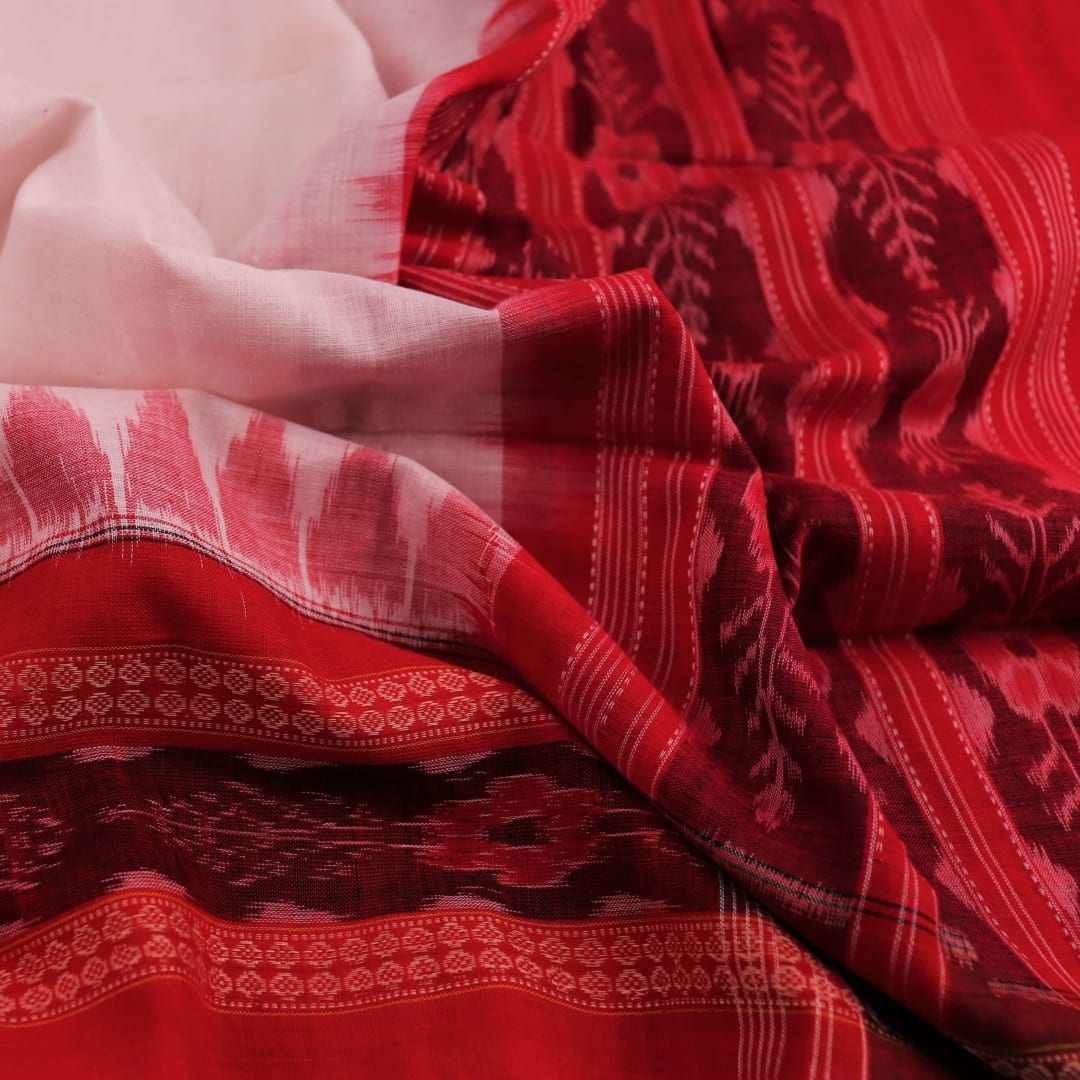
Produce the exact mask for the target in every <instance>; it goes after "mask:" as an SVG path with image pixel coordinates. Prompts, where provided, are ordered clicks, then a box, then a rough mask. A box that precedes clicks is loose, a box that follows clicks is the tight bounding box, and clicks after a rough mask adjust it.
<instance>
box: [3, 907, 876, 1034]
mask: <svg viewBox="0 0 1080 1080" xmlns="http://www.w3.org/2000/svg"><path fill="white" fill-rule="evenodd" d="M160 976H180V977H182V978H184V979H186V980H187V981H188V982H189V983H191V985H192V986H194V987H195V989H196V990H197V992H198V993H199V995H200V996H201V997H202V999H203V1000H204V1001H205V1002H206V1004H207V1005H208V1006H210V1007H211V1008H214V1009H221V1010H229V1011H240V1012H256V1013H288V1012H298V1011H308V1012H311V1011H314V1012H326V1011H339V1010H350V1009H360V1008H366V1007H371V1006H376V1005H383V1004H389V1003H391V1002H394V1001H400V1000H403V999H411V998H417V997H423V996H431V995H435V994H445V993H448V992H454V991H462V990H469V989H475V988H479V987H484V986H488V987H493V986H500V987H507V988H515V987H516V988H520V989H523V990H527V991H531V992H533V993H537V994H541V995H543V996H544V997H546V998H550V999H552V1000H554V1001H557V1002H561V1003H564V1004H567V1005H571V1006H575V1007H579V1008H587V1009H593V1010H599V1011H631V1012H635V1011H643V1010H652V1009H662V1008H687V1007H695V1006H696V1007H717V1006H732V1007H737V1006H740V1005H743V1004H746V1005H753V1006H755V1007H757V1008H761V1007H762V1006H767V1005H768V1004H769V1003H770V1002H776V1004H777V1005H779V1006H783V1007H784V1008H785V1009H788V1008H799V1007H805V1008H807V1009H820V1008H821V1007H822V1006H823V1005H824V1004H827V1005H828V1007H829V1008H830V1009H831V1010H832V1011H833V1013H834V1015H836V1016H847V1017H849V1018H851V1019H852V1020H861V1017H862V1010H861V1008H860V1006H859V1003H858V1001H857V999H856V998H855V996H854V994H852V992H851V991H850V990H849V989H848V988H847V987H846V986H844V985H843V984H842V983H841V982H840V981H839V980H838V979H837V978H836V976H834V975H832V974H831V973H830V972H828V971H827V969H825V968H824V967H823V966H822V965H821V964H820V963H819V962H818V961H817V960H816V959H814V958H813V957H811V956H809V955H807V953H806V951H805V950H803V949H800V948H799V946H798V945H797V944H796V943H795V942H794V941H793V940H791V939H790V938H789V937H787V935H785V934H784V932H783V931H782V930H781V929H780V928H779V927H778V926H776V925H775V924H774V923H772V922H770V921H768V920H766V919H763V918H762V917H761V916H759V915H746V916H744V917H741V918H732V917H731V915H730V914H728V915H726V916H721V915H719V914H718V915H705V916H695V917H691V918H686V917H671V918H663V917H661V918H659V919H655V918H654V919H650V920H648V921H641V922H627V921H623V920H620V921H606V920H605V921H598V920H590V921H589V922H587V923H579V924H566V923H543V922H538V921H526V920H522V919H516V918H512V917H509V916H505V915H501V914H497V913H491V912H461V911H448V912H428V913H423V914H416V915H410V916H407V917H399V918H387V919H373V920H368V921H365V922H363V923H359V924H352V925H349V926H344V927H342V926H340V925H334V926H332V927H321V928H305V929H289V928H277V927H267V926H262V925H241V924H235V923H232V924H224V923H221V922H218V921H216V920H213V919H211V918H209V917H208V916H206V915H205V914H204V913H202V912H201V911H199V910H198V909H196V908H193V907H192V906H191V905H190V904H188V903H185V902H184V901H181V900H179V899H177V898H176V897H171V896H168V895H164V894H157V893H142V892H140V893H125V894H124V895H122V896H119V897H110V898H108V899H106V900H102V901H99V902H97V903H96V904H94V905H91V906H89V907H87V908H83V909H80V910H79V911H77V912H75V913H73V914H71V915H69V916H65V917H64V918H62V919H60V920H58V921H57V922H56V923H54V924H53V925H51V926H50V927H48V928H45V929H43V930H42V931H40V932H38V933H36V934H33V935H29V936H27V937H25V938H23V939H22V940H21V941H20V942H19V943H18V944H15V945H12V946H10V947H8V948H7V949H4V950H0V1027H2V1026H3V1025H17V1024H25V1023H32V1022H36V1021H42V1020H46V1019H50V1018H54V1017H58V1016H61V1015H63V1014H65V1013H69V1012H71V1011H73V1010H75V1009H79V1008H82V1007H84V1006H86V1005H88V1004H90V1003H92V1002H93V1001H94V1000H96V999H98V998H100V997H103V996H104V995H106V994H109V993H112V992H114V991H116V990H118V989H120V988H122V987H124V986H126V985H129V984H132V983H135V982H141V981H143V980H146V979H149V978H153V977H160Z"/></svg>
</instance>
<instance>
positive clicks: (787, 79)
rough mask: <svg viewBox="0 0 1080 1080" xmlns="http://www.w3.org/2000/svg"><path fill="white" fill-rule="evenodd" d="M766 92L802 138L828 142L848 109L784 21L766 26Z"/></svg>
mask: <svg viewBox="0 0 1080 1080" xmlns="http://www.w3.org/2000/svg"><path fill="white" fill-rule="evenodd" d="M765 70H766V79H765V96H766V101H767V102H768V105H769V107H770V108H771V109H772V111H773V112H774V113H775V114H776V115H777V116H779V117H780V118H781V119H782V120H783V121H784V122H785V123H786V124H787V125H788V126H789V127H790V128H791V130H792V132H793V133H794V135H795V137H796V138H797V139H799V140H801V141H803V142H829V141H831V140H833V139H834V138H835V131H836V128H837V127H838V125H839V124H840V123H841V122H842V121H843V120H845V119H846V118H847V117H848V116H849V115H850V113H851V106H850V105H848V103H847V101H846V100H845V99H844V96H843V94H842V93H841V92H840V89H839V87H838V86H837V85H836V83H835V82H834V81H833V80H832V79H831V78H830V76H829V75H828V73H827V72H826V71H825V69H824V68H823V67H822V65H821V63H820V62H819V61H818V60H817V59H815V57H814V56H813V54H812V53H811V52H810V49H809V47H808V46H807V45H805V44H803V43H801V42H800V41H799V40H798V38H797V37H796V36H795V32H794V31H793V30H792V29H791V27H790V26H788V25H787V24H785V23H776V24H775V25H773V26H771V27H770V29H769V44H768V52H767V61H766V69H765Z"/></svg>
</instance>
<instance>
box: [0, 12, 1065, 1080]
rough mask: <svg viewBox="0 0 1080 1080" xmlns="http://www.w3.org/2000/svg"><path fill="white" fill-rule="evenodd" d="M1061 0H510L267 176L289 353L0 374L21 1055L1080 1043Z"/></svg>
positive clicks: (351, 1072)
mask: <svg viewBox="0 0 1080 1080" xmlns="http://www.w3.org/2000/svg"><path fill="white" fill-rule="evenodd" d="M1008 7H1009V5H1006V4H1005V3H1004V2H999V3H997V4H992V5H974V4H970V3H968V2H967V0H948V2H947V3H941V4H938V5H931V4H929V3H927V4H921V3H919V2H918V0H818V2H815V3H796V2H794V0H710V2H707V3H691V2H689V0H687V2H682V0H680V2H678V3H670V2H668V0H664V2H663V3H661V2H660V0H607V2H606V3H603V4H594V3H587V2H585V0H581V2H578V3H575V2H572V0H560V2H558V3H537V2H532V0H512V2H510V3H507V4H505V5H503V6H502V7H501V8H500V9H499V11H498V13H497V14H496V15H495V16H494V17H493V18H492V20H491V21H490V22H489V23H488V25H487V28H486V29H485V32H484V36H483V38H482V45H483V49H484V55H483V56H482V57H481V58H480V59H479V60H475V61H473V62H471V63H469V64H466V65H465V66H463V67H460V68H457V69H455V70H454V71H452V72H450V73H449V74H446V75H442V76H439V77H437V78H436V79H434V80H433V81H432V82H430V83H429V84H427V86H426V88H425V89H424V90H423V91H422V93H419V94H415V93H414V94H413V97H411V98H409V99H408V100H405V99H392V100H391V101H390V102H389V103H388V104H386V105H383V106H381V108H382V109H383V112H380V113H379V116H380V117H381V118H382V119H381V120H380V123H381V124H382V127H379V128H378V130H379V131H380V132H381V134H380V136H379V137H380V139H382V140H383V142H382V143H380V150H379V154H387V155H388V154H389V153H390V152H389V151H388V150H386V146H393V145H397V144H396V143H394V139H396V138H399V139H400V146H401V154H402V160H403V165H402V167H401V168H400V169H393V168H389V167H388V168H387V169H386V171H385V173H384V174H382V175H376V174H373V173H359V172H358V173H356V174H355V175H348V176H345V179H344V181H343V182H348V183H352V184H353V185H354V187H355V188H356V190H359V191H361V192H362V196H361V201H362V203H363V211H362V213H360V215H359V217H357V218H356V219H355V220H354V219H353V218H349V219H348V220H342V221H341V223H340V229H335V228H334V227H333V226H334V222H333V219H332V217H327V218H326V219H325V221H324V226H325V227H324V228H323V231H322V232H320V231H319V229H318V228H316V227H315V226H311V225H310V223H307V222H306V219H303V215H302V214H301V212H300V210H298V209H297V207H302V208H303V212H304V213H305V214H314V211H313V210H312V207H315V208H316V209H318V208H319V207H321V206H322V204H321V203H320V202H319V199H321V198H322V194H321V193H322V192H323V191H324V188H326V189H327V190H329V189H330V187H332V185H331V184H330V183H329V181H328V180H327V179H326V178H327V176H330V175H331V174H332V172H333V170H331V169H330V167H329V166H328V165H327V164H326V162H327V161H328V160H330V158H333V160H334V162H335V164H334V166H333V169H344V166H343V165H341V161H346V162H347V161H350V160H351V159H350V158H349V154H350V153H352V152H353V150H354V143H355V142H356V137H355V128H354V127H351V126H349V125H352V124H354V120H353V119H352V118H347V121H346V122H343V124H344V126H343V127H342V129H341V131H339V133H338V135H337V136H335V139H336V140H337V141H335V140H331V143H330V144H329V148H330V157H328V158H324V157H320V156H316V158H315V159H314V160H313V161H312V162H310V163H309V165H308V167H307V171H306V172H305V173H303V175H302V176H301V177H300V180H299V181H298V183H297V185H296V187H295V189H294V190H293V192H292V194H291V195H290V196H289V197H288V198H286V199H285V200H284V202H282V203H281V204H280V206H279V208H278V209H277V210H276V211H275V212H274V214H272V215H271V216H270V217H269V218H268V219H267V222H266V223H264V225H263V226H262V231H259V230H256V231H255V232H254V233H252V236H254V237H255V239H254V240H251V241H250V242H249V243H248V247H247V248H246V249H244V250H246V251H247V256H246V257H247V258H248V259H249V261H250V263H251V264H252V265H253V266H254V265H256V264H258V263H259V262H260V261H263V262H268V263H269V262H275V261H276V262H278V263H281V264H282V265H284V264H286V263H288V265H289V266H291V267H293V268H295V267H311V268H312V271H313V272H314V271H316V270H317V271H320V272H321V271H326V272H329V271H334V272H336V273H337V274H338V275H339V276H336V277H334V278H333V279H331V278H329V277H328V278H326V279H321V278H320V279H318V282H319V283H320V284H318V285H317V286H316V284H312V282H314V281H315V280H316V279H314V278H312V279H308V278H303V279H301V278H294V279H290V280H291V281H293V282H294V286H293V287H294V288H299V286H298V285H297V284H296V283H298V282H300V281H303V282H304V283H305V284H304V289H306V290H307V292H306V293H305V296H317V297H319V298H320V299H319V303H323V301H325V305H324V306H323V307H315V308H311V309H309V308H304V307H303V306H302V305H301V304H300V301H299V300H297V301H296V304H297V306H296V308H295V311H292V313H291V315H290V320H288V333H290V334H291V333H294V332H296V333H297V334H298V335H299V337H298V340H299V341H300V342H301V345H300V346H297V352H298V357H299V358H298V359H297V361H296V364H297V366H296V369H295V370H292V369H289V368H287V367H286V366H285V365H286V364H287V363H288V362H289V361H288V360H287V359H283V360H281V361H280V364H279V366H272V367H270V368H268V370H267V372H266V373H265V375H264V377H263V381H262V383H261V385H260V378H259V373H258V370H257V368H255V367H245V366H244V364H245V363H246V362H247V361H248V360H250V358H251V356H253V355H254V354H255V352H256V351H257V349H258V348H261V347H264V345H263V344H262V342H263V339H260V338H258V333H259V327H258V325H257V323H254V322H253V323H252V324H251V325H249V324H248V323H246V322H244V319H245V318H247V313H246V312H245V311H243V310H237V311H236V312H233V313H231V314H230V316H229V320H230V321H228V322H227V325H226V321H225V319H224V318H223V317H222V318H221V326H223V327H225V329H223V330H222V336H221V340H220V342H219V343H217V344H216V345H215V349H218V350H220V355H218V354H217V353H215V354H214V356H212V357H211V358H210V360H209V362H206V363H204V360H206V357H205V356H203V355H202V354H200V353H199V352H198V350H197V349H196V348H195V347H194V346H193V345H192V346H191V347H190V349H189V348H188V346H187V345H185V347H184V348H183V349H181V348H179V346H178V358H175V364H174V366H173V367H167V369H166V371H167V373H172V374H175V373H176V371H180V372H181V373H182V378H183V379H185V380H187V385H191V386H192V387H194V389H190V390H188V389H185V390H180V391H177V390H170V389H132V390H122V389H115V388H111V389H103V388H86V389H56V388H49V387H29V388H8V389H5V392H4V398H3V403H2V410H0V434H2V439H0V513H2V517H0V520H2V521H3V523H4V524H3V536H2V547H0V598H2V600H3V607H2V609H0V610H2V612H3V616H4V618H3V619H2V621H0V639H2V641H0V646H2V647H0V658H2V659H0V841H2V843H0V1062H2V1063H3V1065H2V1068H3V1069H4V1070H5V1071H4V1072H3V1075H12V1076H24V1075H25V1076H29V1075H41V1076H46V1077H58V1078H60V1077H81V1076H103V1077H127V1076H130V1077H149V1076H161V1077H170V1078H171V1077H185V1076H215V1077H223V1078H225V1077H236V1078H240V1077H247V1076H253V1075H261V1076H275V1075H292V1074H295V1073H298V1072H299V1073H303V1074H309V1075H312V1076H326V1077H339V1076H340V1077H345V1076H349V1077H352V1076H357V1075H374V1076H381V1075H402V1076H410V1077H412V1076H416V1077H425V1076H432V1077H435V1076H491V1077H504V1076H522V1077H528V1076H535V1077H552V1076H559V1077H563V1076H566V1077H573V1076H594V1075H610V1076H620V1077H621V1076H635V1077H662V1076H680V1077H682V1076H686V1077H691V1076H698V1075H701V1076H706V1075H709V1076H711V1075H716V1074H717V1073H718V1072H720V1073H721V1074H723V1075H728V1074H730V1075H733V1076H738V1077H774V1076H776V1077H798V1076H805V1077H825V1076H833V1077H848V1076H870V1075H874V1076H884V1077H904V1076H910V1077H930V1076H938V1075H940V1076H948V1075H955V1076H974V1075H981V1074H983V1073H989V1072H990V1071H992V1070H995V1071H997V1072H998V1073H999V1074H1001V1075H1005V1076H1012V1077H1021V1078H1024V1080H1031V1078H1044V1077H1060V1078H1063V1080H1064V1078H1068V1077H1074V1076H1078V1075H1080V1015H1078V997H1080V892H1078V878H1077V875H1078V874H1080V848H1078V846H1077V845H1076V844H1075V842H1074V840H1073V825H1074V821H1075V820H1076V818H1077V814H1078V812H1080V772H1078V770H1080V735H1078V727H1077V725H1078V722H1080V633H1078V631H1077V629H1076V626H1075V624H1074V623H1073V621H1072V620H1074V619H1075V617H1076V616H1077V614H1080V483H1078V481H1077V476H1078V467H1080V408H1078V406H1077V401H1076V396H1075V391H1074V389H1073V382H1074V381H1075V379H1076V377H1077V376H1076V371H1077V358H1078V356H1080V352H1078V348H1080V347H1078V345H1077V332H1078V331H1077V328H1076V327H1075V326H1074V325H1073V323H1074V321H1075V319H1076V314H1075V305H1074V294H1075V289H1076V284H1077V275H1078V260H1080V223H1078V220H1077V215H1076V210H1075V202H1074V193H1073V189H1072V179H1071V173H1072V169H1073V163H1074V161H1075V159H1076V155H1077V152H1078V149H1077V147H1078V145H1080V144H1077V143H1076V142H1075V138H1074V134H1073V126H1074V125H1073V124H1072V120H1073V110H1074V104H1073V103H1074V100H1075V97H1076V95H1075V94H1074V93H1073V89H1074V87H1075V84H1076V82H1077V81H1078V80H1080V57H1078V56H1077V55H1076V47H1075V42H1076V40H1077V39H1076V36H1075V31H1076V30H1078V29H1080V24H1078V23H1077V17H1076V16H1075V15H1073V14H1072V7H1071V5H1068V4H1065V3H1060V4H1053V3H1050V2H1049V0H1047V2H1046V3H1045V4H1042V5H1040V6H1039V7H1040V13H1041V18H1040V19H1037V20H1036V19H1034V18H1032V17H1031V16H1030V14H1029V13H1028V12H1027V10H1026V9H1025V11H1024V12H1023V13H1020V12H1013V11H1009V10H1007V8H1008ZM987 58H993V63H990V62H988V61H987ZM399 106H400V107H399ZM393 124H397V125H398V126H397V127H394V126H393ZM342 147H344V149H342ZM339 151H340V159H339V157H337V156H334V155H338V154H339ZM391 156H392V155H391ZM379 160H382V159H381V158H380V159H379ZM346 171H347V170H346ZM333 175H336V174H333ZM357 180H359V181H360V182H359V183H357V182H356V181H357ZM334 190H335V191H336V190H337V189H336V188H334ZM313 193H314V194H313ZM337 206H338V203H335V202H334V201H333V200H330V201H328V202H327V203H326V207H325V208H324V209H326V208H333V207H337ZM406 208H407V215H406V214H405V209H406ZM319 212H320V213H321V212H322V210H320V211H319ZM326 212H327V213H329V209H327V210H326ZM395 215H396V216H395ZM369 219H370V220H369ZM354 227H355V229H356V232H355V236H354V234H353V233H352V232H350V231H349V230H350V229H353V228H354ZM391 227H393V228H394V229H396V230H397V232H398V234H399V235H398V239H399V240H400V251H397V250H395V251H388V250H386V249H384V248H381V247H380V248H378V249H377V250H376V249H371V250H367V249H365V251H364V252H362V253H361V254H357V255H356V256H355V265H353V264H352V263H350V262H349V259H350V258H351V256H350V255H349V252H348V247H347V243H346V240H347V239H348V238H350V237H352V238H353V239H354V241H355V243H356V244H357V245H358V250H359V246H360V245H362V244H363V243H365V242H369V241H370V240H371V236H372V235H375V236H377V237H378V238H379V242H380V243H381V242H382V241H383V240H384V239H385V235H386V234H387V232H388V231H391ZM309 228H310V229H311V235H312V236H318V238H319V239H318V240H317V241H316V240H312V241H311V242H310V246H309V248H307V249H305V247H304V242H305V236H307V235H308V233H307V231H306V230H308V229H309ZM365 230H368V231H365ZM327 236H330V237H331V239H330V240H327V239H326V237H327ZM324 241H325V244H326V245H327V246H322V245H323V244H324ZM372 251H374V252H375V254H374V255H373V254H372ZM253 252H261V253H263V255H262V256H261V257H260V258H257V257H256V255H255V254H252V253H253ZM268 252H269V253H273V254H272V256H271V255H270V254H266V253H268ZM238 258H239V257H238ZM240 261H241V262H242V261H243V259H242V258H241V259H240ZM245 265H246V264H245ZM388 267H389V268H390V269H387V268H388ZM245 272H246V271H245ZM271 272H275V271H269V270H266V271H260V273H271ZM361 274H364V275H367V276H368V277H380V278H384V279H386V280H388V281H396V282H397V284H396V285H393V286H391V285H380V286H378V291H373V292H370V293H367V292H365V293H364V294H363V296H365V297H368V298H369V300H368V301H364V303H365V304H368V303H369V306H367V307H364V306H362V305H361V304H360V302H359V301H357V302H356V303H353V302H352V301H351V300H349V301H348V303H346V301H345V300H341V298H342V297H346V296H348V297H351V296H352V295H353V294H352V293H348V292H347V289H349V288H352V287H353V285H352V284H349V283H350V282H354V281H355V280H356V279H357V278H358V276H359V275H361ZM179 276H180V275H178V277H179ZM215 280H216V279H215ZM251 280H252V281H254V280H255V278H254V277H253V278H252V279H251ZM259 280H265V279H262V278H260V279H259ZM274 280H278V279H274ZM251 287H252V288H254V286H251ZM365 287H366V286H365ZM320 290H322V291H321V292H320ZM409 290H412V291H409ZM418 293H419V294H423V296H422V297H419V296H417V295H416V294H418ZM436 297H439V298H443V299H441V300H436V299H435V298H436ZM339 300H340V301H341V307H340V308H339V307H338V306H335V305H336V304H337V302H338V301H339ZM349 305H352V306H349ZM252 306H254V307H257V306H258V305H254V304H253V305H252ZM200 310H203V309H200ZM207 310H209V309H207ZM290 310H292V309H290ZM296 312H300V313H301V314H300V315H297V314H296ZM342 312H344V314H342ZM373 313H374V314H373ZM339 316H340V317H342V319H343V321H344V322H345V323H346V324H348V323H349V321H350V320H352V321H354V322H358V323H363V321H364V320H365V319H370V320H371V322H372V324H373V325H374V326H375V327H376V328H375V329H374V330H372V331H371V333H370V335H369V336H365V335H367V334H368V330H367V329H366V328H363V327H362V329H363V333H361V332H360V331H358V332H357V338H356V340H357V341H359V342H361V343H364V344H362V345H354V344H353V343H352V342H353V339H351V338H350V339H349V340H348V344H347V345H343V344H342V338H341V336H340V335H341V333H342V331H341V329H340V326H338V327H337V329H336V330H334V332H333V333H330V332H328V333H326V335H325V336H320V334H319V333H318V332H316V331H311V333H310V336H308V337H304V336H303V335H304V334H307V333H308V326H309V324H310V325H311V326H316V325H321V324H320V319H321V318H323V317H325V320H326V323H327V325H328V326H329V325H331V324H333V325H335V326H336V325H337V324H334V323H333V321H334V319H337V318H338V317H339ZM395 319H397V320H398V321H399V322H400V323H401V324H402V325H401V326H393V325H390V324H392V323H393V322H394V320H395ZM294 323H299V324H301V330H300V331H296V329H295V326H294V325H293V324H294ZM365 326H366V324H365ZM282 327H283V328H282V329H281V331H280V332H281V333H282V334H285V333H286V328H285V324H284V323H283V324H282ZM103 333H104V331H103ZM380 335H382V336H380ZM410 335H411V336H410ZM270 338H272V335H269V334H268V336H267V340H269V339H270ZM102 340H103V341H104V340H105V338H103V339H102ZM178 340H179V339H178ZM290 340H291V339H290ZM305 342H306V348H305V347H302V346H303V343H305ZM363 348H366V349H369V351H370V355H368V354H365V355H362V356H359V355H358V356H352V355H349V356H347V360H348V361H349V362H348V363H346V362H344V361H343V360H342V358H341V355H339V354H346V353H348V352H349V350H350V349H354V350H355V351H356V352H357V353H359V352H360V351H361V350H362V349H363ZM230 350H232V351H230ZM237 350H239V351H237ZM244 350H247V351H244ZM282 351H283V353H284V352H286V351H287V350H285V349H284V348H283V350H282ZM207 355H209V354H207ZM238 357H240V359H239V360H238V359H237V358H238ZM169 362H172V361H169ZM275 363H277V361H276V360H275ZM162 364H163V365H165V364H166V360H165V359H163V360H162ZM50 370H51V369H50ZM252 371H254V374H252ZM287 376H288V377H287ZM69 381H70V382H71V383H72V384H73V385H81V384H82V383H81V382H80V380H79V379H78V378H72V379H71V380H69ZM180 381H181V376H177V377H176V378H166V377H165V375H162V376H161V377H160V378H154V379H148V380H147V381H146V383H145V385H146V386H148V387H158V386H168V385H171V384H174V383H178V382H180ZM82 382H86V383H92V384H94V385H95V386H100V385H101V384H100V382H99V381H98V380H96V379H91V378H87V379H85V380H82ZM140 385H142V384H140Z"/></svg>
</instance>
